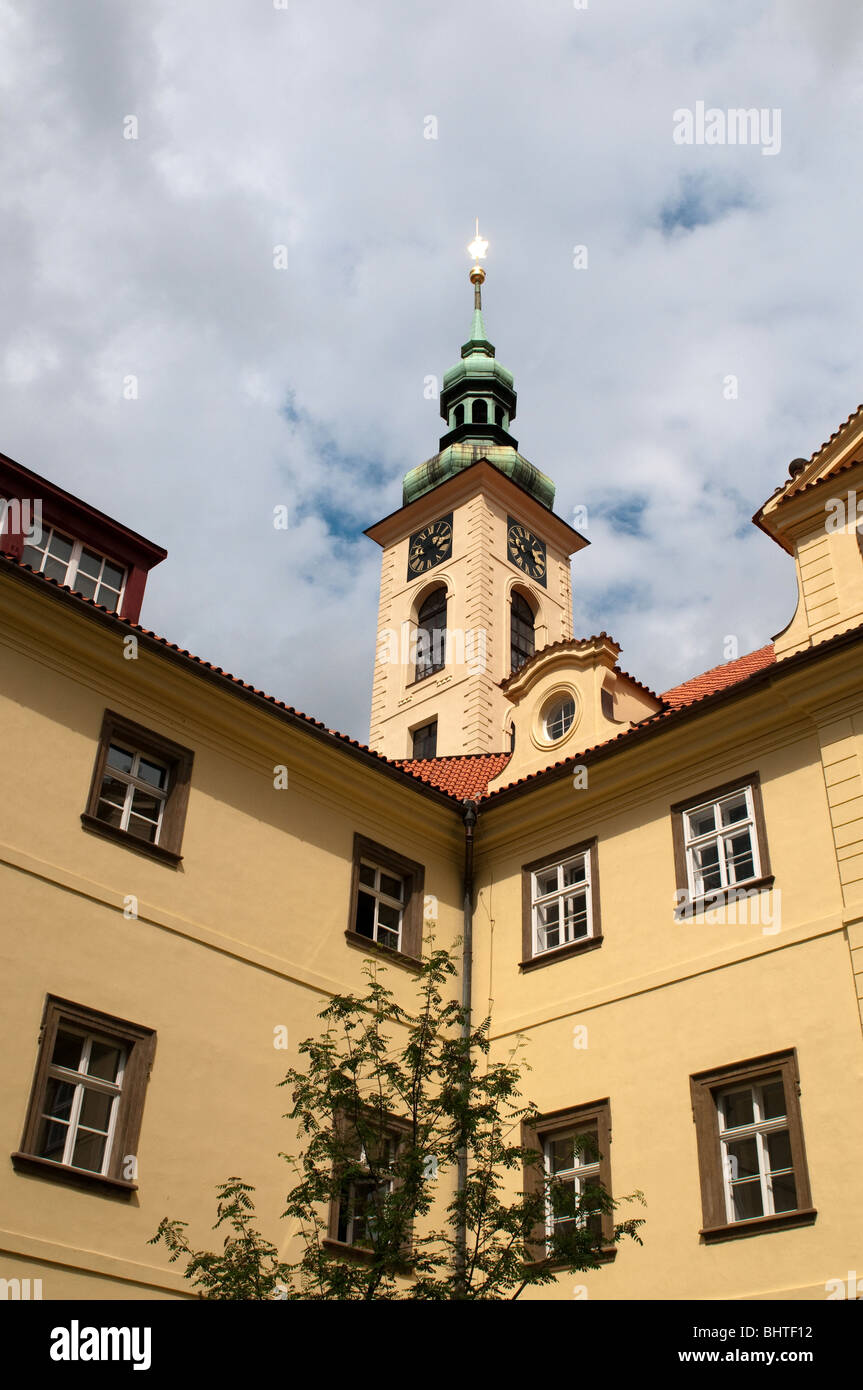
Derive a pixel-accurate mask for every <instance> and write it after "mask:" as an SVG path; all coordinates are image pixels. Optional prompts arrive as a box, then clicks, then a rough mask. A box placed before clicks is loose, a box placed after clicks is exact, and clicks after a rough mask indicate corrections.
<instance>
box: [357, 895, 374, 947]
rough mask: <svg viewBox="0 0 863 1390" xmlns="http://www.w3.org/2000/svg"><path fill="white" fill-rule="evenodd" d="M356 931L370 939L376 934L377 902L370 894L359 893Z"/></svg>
mask: <svg viewBox="0 0 863 1390" xmlns="http://www.w3.org/2000/svg"><path fill="white" fill-rule="evenodd" d="M354 930H355V931H358V932H359V934H360V936H367V937H369V938H370V939H372V938H373V937H374V934H375V900H374V898H372V897H370V896H369V894H368V893H357V920H356V922H355V923H354Z"/></svg>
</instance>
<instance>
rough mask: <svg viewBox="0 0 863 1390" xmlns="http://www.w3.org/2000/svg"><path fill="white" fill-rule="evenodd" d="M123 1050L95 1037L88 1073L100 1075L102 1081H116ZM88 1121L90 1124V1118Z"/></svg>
mask: <svg viewBox="0 0 863 1390" xmlns="http://www.w3.org/2000/svg"><path fill="white" fill-rule="evenodd" d="M122 1051H123V1050H122V1048H120V1047H116V1046H115V1045H114V1044H113V1043H108V1042H99V1041H98V1040H97V1039H96V1038H94V1039H93V1043H92V1046H91V1048H90V1065H89V1067H88V1068H87V1072H88V1074H89V1075H90V1076H98V1077H99V1078H100V1080H102V1081H116V1080H117V1072H118V1071H119V1070H120V1058H121V1056H122ZM87 1123H88V1124H89V1120H88V1121H87Z"/></svg>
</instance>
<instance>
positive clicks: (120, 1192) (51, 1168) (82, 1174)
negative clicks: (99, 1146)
mask: <svg viewBox="0 0 863 1390" xmlns="http://www.w3.org/2000/svg"><path fill="white" fill-rule="evenodd" d="M11 1158H12V1167H13V1168H14V1169H15V1171H16V1173H32V1174H33V1175H34V1176H36V1177H40V1178H53V1179H54V1180H55V1181H56V1182H63V1183H68V1184H69V1185H70V1186H72V1187H85V1188H89V1189H90V1190H91V1191H92V1190H96V1191H100V1190H101V1191H102V1192H103V1193H104V1194H105V1195H106V1196H112V1197H124V1198H127V1199H128V1198H129V1197H131V1195H132V1193H133V1192H137V1190H138V1184H137V1183H136V1182H128V1181H126V1180H125V1179H124V1178H109V1177H106V1176H105V1175H104V1173H88V1171H87V1169H86V1168H71V1167H69V1165H68V1164H65V1163H53V1162H52V1161H51V1159H50V1158H38V1157H37V1156H36V1154H25V1153H14V1154H12V1155H11Z"/></svg>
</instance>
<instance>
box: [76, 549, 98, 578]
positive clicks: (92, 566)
mask: <svg viewBox="0 0 863 1390" xmlns="http://www.w3.org/2000/svg"><path fill="white" fill-rule="evenodd" d="M101 568H102V556H101V555H97V554H96V552H95V551H93V550H82V551H81V559H80V560H79V561H78V573H79V574H86V575H89V577H90V578H91V579H98V578H99V570H100V569H101Z"/></svg>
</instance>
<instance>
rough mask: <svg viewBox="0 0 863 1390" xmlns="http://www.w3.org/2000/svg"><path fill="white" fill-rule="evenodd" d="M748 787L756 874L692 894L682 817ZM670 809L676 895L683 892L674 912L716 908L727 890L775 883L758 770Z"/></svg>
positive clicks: (683, 912) (677, 803) (687, 912)
mask: <svg viewBox="0 0 863 1390" xmlns="http://www.w3.org/2000/svg"><path fill="white" fill-rule="evenodd" d="M744 790H749V791H751V794H752V812H753V823H754V828H755V842H756V843H755V849H756V852H757V855H758V868H759V872H758V877H757V878H749V879H744V880H741V882H740V883H734V884H730V885H728V886H726V887H724V888H712V889H710V890H709V892H707V893H704V894H703V895H702V896H701V897H699V898H695V897H693V896H692V890H691V888H690V884H689V869H688V865H687V858H686V832H685V829H684V821H683V817H684V815H685V814H686V813H687V811H692V810H694V809H695V807H696V806H701V805H704V804H705V803H706V802H709V801H718V800H719V799H720V798H721V797H724V796H729V795H731V793H732V792H737V791H744ZM670 809H671V835H672V842H673V846H674V877H675V881H676V884H677V892H678V895H679V894H681V893H685V894H686V897H685V899H684V900H683V903H682V906H680V907H678V908H677V909H676V913H677V915H680V916H685V915H687V914H689V913H692V912H696V911H698V910H699V909H700V908H705V907H709V908H717V907H721V906H722V904H723V903H725V902H727V901H728V895H729V893H738V892H747V893H748V892H751V891H752V890H753V889H754V890H756V891H757V890H758V889H759V888H771V887H772V886H773V883H774V876H773V873H772V871H771V868H770V853H769V850H768V846H767V824H766V821H765V819H764V799H763V797H762V794H761V777H760V776H759V774H758V773H757V772H747V773H744V774H743V775H742V776H740V777H735V778H734V780H733V781H731V782H724V783H723V784H722V786H719V787H711V788H710V789H709V790H708V791H705V792H701V793H699V794H698V795H696V796H688V797H687V798H686V800H685V801H677V802H675V803H674V805H673V806H672V807H671V808H670Z"/></svg>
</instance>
